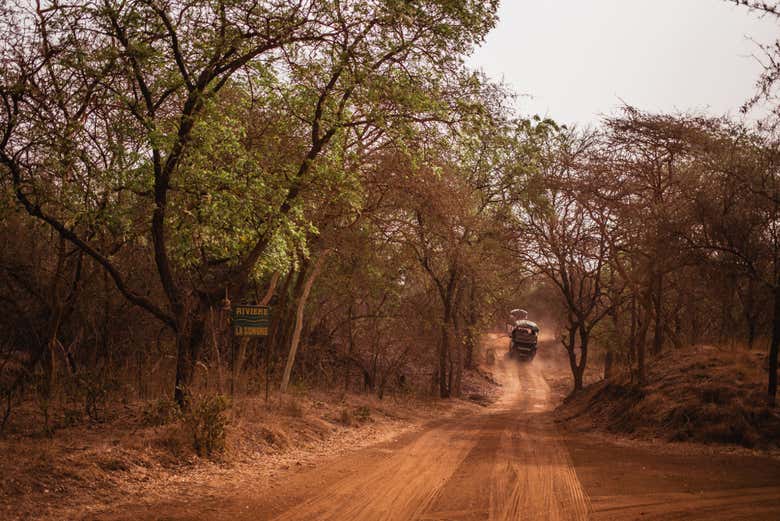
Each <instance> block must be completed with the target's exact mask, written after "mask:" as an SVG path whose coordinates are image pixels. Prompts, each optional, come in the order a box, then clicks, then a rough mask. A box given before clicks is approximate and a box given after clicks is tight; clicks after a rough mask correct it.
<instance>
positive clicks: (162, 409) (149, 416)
mask: <svg viewBox="0 0 780 521" xmlns="http://www.w3.org/2000/svg"><path fill="white" fill-rule="evenodd" d="M142 414H143V422H144V425H148V426H150V427H159V426H161V425H167V424H169V423H171V422H174V421H176V420H178V419H180V418H181V411H180V410H179V406H178V405H176V402H174V401H173V400H169V399H167V398H160V399H159V400H156V401H153V402H149V403H147V404H146V406H144V410H143V413H142Z"/></svg>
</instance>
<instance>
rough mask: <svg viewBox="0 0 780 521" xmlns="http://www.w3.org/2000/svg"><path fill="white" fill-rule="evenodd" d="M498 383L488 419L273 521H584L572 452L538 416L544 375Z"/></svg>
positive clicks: (319, 493)
mask: <svg viewBox="0 0 780 521" xmlns="http://www.w3.org/2000/svg"><path fill="white" fill-rule="evenodd" d="M494 375H495V377H496V379H498V380H499V381H500V383H501V384H502V385H503V387H504V394H503V396H502V398H501V400H500V401H499V403H497V404H496V405H494V406H492V407H491V408H490V409H488V410H487V411H485V413H484V414H480V415H476V416H472V417H468V418H460V419H452V420H448V421H444V422H441V423H440V424H438V425H435V426H433V427H432V428H430V429H427V430H425V431H422V432H420V433H418V434H417V435H415V436H413V437H412V438H411V439H408V440H405V441H404V443H403V444H402V445H401V446H400V447H397V448H393V449H386V451H387V454H386V456H385V457H379V458H377V459H376V460H375V461H373V462H367V463H368V464H365V463H363V464H361V465H358V466H355V467H354V468H352V469H351V471H349V473H348V474H346V475H343V476H342V477H340V478H339V479H336V480H335V481H334V482H331V483H328V484H327V485H325V486H324V487H322V488H319V489H317V490H312V494H311V496H310V497H308V498H305V499H303V500H302V501H301V502H300V503H298V504H297V505H294V506H292V507H291V508H289V509H285V511H284V512H281V513H279V515H277V516H275V517H272V519H276V520H279V521H293V520H296V521H299V520H305V519H311V520H323V521H324V520H334V521H335V520H344V519H360V520H364V521H370V520H386V521H390V520H398V521H402V520H403V521H407V520H412V519H418V520H456V519H458V520H470V519H474V520H477V519H479V520H483V519H490V520H505V519H506V520H509V519H513V520H514V519H525V520H533V519H540V520H541V519H544V520H567V521H569V520H572V521H574V520H580V519H586V518H587V513H588V501H587V498H586V496H585V494H584V493H583V491H582V487H581V486H580V483H579V481H578V480H577V475H576V474H575V472H574V470H573V468H572V464H571V460H570V458H569V456H568V453H567V452H566V449H565V448H564V447H563V445H562V444H561V442H560V440H559V439H558V435H557V432H556V428H555V426H554V425H553V423H552V422H551V420H550V419H549V417H548V415H543V414H540V413H543V412H546V411H548V410H550V409H551V408H552V407H553V405H554V404H553V402H552V399H551V395H550V388H549V386H548V385H547V383H546V382H545V380H544V378H543V377H542V374H541V371H540V366H539V365H535V364H518V363H515V362H513V361H505V360H499V361H498V362H497V366H496V367H495V371H494ZM251 510H255V509H254V508H253V509H251Z"/></svg>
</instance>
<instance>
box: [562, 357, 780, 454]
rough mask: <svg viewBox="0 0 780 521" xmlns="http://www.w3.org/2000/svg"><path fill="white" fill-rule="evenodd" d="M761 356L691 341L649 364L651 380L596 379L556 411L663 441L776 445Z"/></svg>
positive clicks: (588, 424) (776, 422) (587, 424)
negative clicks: (691, 344)
mask: <svg viewBox="0 0 780 521" xmlns="http://www.w3.org/2000/svg"><path fill="white" fill-rule="evenodd" d="M762 362H763V356H762V355H759V354H758V353H755V352H750V351H738V352H735V351H732V350H724V349H718V348H714V347H711V346H696V347H691V348H688V349H683V350H679V351H674V352H670V353H667V354H666V355H665V357H664V358H662V359H659V360H657V361H656V362H655V363H654V364H652V365H651V366H650V367H649V373H648V380H649V381H650V382H651V383H650V384H648V385H646V386H644V387H640V386H639V385H637V384H634V383H631V382H630V381H629V380H628V379H627V378H624V379H617V380H615V381H603V382H599V383H597V384H594V385H591V386H589V387H588V388H587V389H586V390H585V391H584V392H583V393H580V394H579V395H575V396H573V397H570V398H569V399H568V400H567V401H566V403H565V404H564V405H563V406H562V407H561V408H560V409H559V415H560V417H562V418H564V419H565V420H567V421H569V422H570V424H571V425H572V426H573V427H575V428H583V429H599V428H604V429H606V430H609V431H612V432H617V433H623V434H634V435H637V436H641V437H658V438H664V439H667V440H670V441H694V442H703V443H722V444H733V445H741V446H744V447H762V448H774V447H777V444H778V440H780V415H778V412H777V411H775V410H772V409H771V408H769V407H768V406H767V405H766V396H765V389H764V387H763V377H764V372H763V370H762V365H763V364H762Z"/></svg>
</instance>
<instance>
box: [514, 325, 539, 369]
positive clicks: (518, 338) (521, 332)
mask: <svg viewBox="0 0 780 521" xmlns="http://www.w3.org/2000/svg"><path fill="white" fill-rule="evenodd" d="M538 336H539V326H537V325H536V324H535V323H534V322H531V321H530V320H518V321H517V322H516V323H515V327H514V328H513V329H512V333H511V335H510V337H511V339H512V340H511V342H510V344H509V357H510V358H515V359H517V360H529V361H530V360H533V359H534V357H535V356H536V342H537V338H538Z"/></svg>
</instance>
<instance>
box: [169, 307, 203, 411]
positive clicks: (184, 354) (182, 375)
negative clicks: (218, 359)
mask: <svg viewBox="0 0 780 521" xmlns="http://www.w3.org/2000/svg"><path fill="white" fill-rule="evenodd" d="M185 313H186V312H185ZM177 322H178V327H177V331H176V382H175V387H174V391H173V399H174V400H175V401H176V403H177V404H178V405H179V407H180V408H181V409H182V410H186V409H187V408H188V407H189V399H190V392H191V389H190V388H191V386H192V381H193V377H194V375H195V364H196V363H197V362H198V356H199V355H200V347H201V344H202V342H203V333H204V330H205V317H204V316H203V314H202V313H201V312H200V310H198V311H196V312H191V313H188V314H184V316H181V317H179V319H178V320H177Z"/></svg>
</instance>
